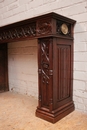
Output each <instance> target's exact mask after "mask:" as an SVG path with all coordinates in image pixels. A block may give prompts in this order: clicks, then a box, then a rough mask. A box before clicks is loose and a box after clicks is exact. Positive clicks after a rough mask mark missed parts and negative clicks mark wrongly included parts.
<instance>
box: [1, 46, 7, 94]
mask: <svg viewBox="0 0 87 130" xmlns="http://www.w3.org/2000/svg"><path fill="white" fill-rule="evenodd" d="M7 72H8V71H7V44H0V92H4V91H8V82H7V78H8V74H7Z"/></svg>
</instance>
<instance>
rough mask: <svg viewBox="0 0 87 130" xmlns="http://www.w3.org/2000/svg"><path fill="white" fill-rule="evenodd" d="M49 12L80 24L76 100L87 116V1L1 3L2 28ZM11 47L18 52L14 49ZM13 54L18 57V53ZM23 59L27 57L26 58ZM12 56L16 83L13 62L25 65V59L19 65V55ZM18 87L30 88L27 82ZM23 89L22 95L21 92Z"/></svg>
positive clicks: (15, 0)
mask: <svg viewBox="0 0 87 130" xmlns="http://www.w3.org/2000/svg"><path fill="white" fill-rule="evenodd" d="M48 12H56V13H58V14H61V15H64V16H67V17H69V18H72V19H75V20H76V21H77V23H76V25H75V30H74V81H73V86H74V93H73V98H74V103H75V108H76V109H78V110H80V111H83V112H86V113H87V0H0V26H4V25H8V24H10V23H14V22H17V21H21V20H24V19H28V18H31V17H35V16H38V15H42V14H44V13H48ZM12 46H13V48H15V47H14V45H12ZM20 46H21V44H20ZM9 47H10V44H9ZM14 51H15V54H16V52H17V50H14ZM30 52H31V51H30V50H29V52H28V53H30ZM17 53H18V52H17ZM23 55H24V56H25V54H23ZM23 55H22V56H23ZM11 56H12V57H13V55H12V54H9V68H11V69H10V70H9V71H13V70H14V72H12V73H11V72H10V75H9V80H10V81H11V79H13V78H12V77H13V76H14V74H15V75H16V70H15V69H18V70H17V72H18V71H20V67H19V68H18V67H17V68H16V66H15V68H14V69H12V66H14V64H13V63H14V59H15V62H18V64H21V65H22V63H21V62H22V60H23V57H24V56H23V57H22V56H20V63H19V55H17V54H16V55H14V56H15V58H13V59H12V58H11ZM24 59H26V58H24ZM32 59H33V58H32ZM26 60H27V59H26ZM24 63H25V62H24ZM32 63H33V62H32ZM23 65H24V64H23ZM22 75H23V74H20V76H18V77H17V78H20V77H21V76H22ZM25 77H26V75H25V76H24V77H23V79H25ZM10 81H9V82H10ZM20 81H21V80H20ZM12 82H13V83H14V82H15V81H14V80H13V81H12ZM12 82H11V83H10V88H11V85H12V84H13V83H12ZM18 82H19V80H18ZM19 84H20V86H22V87H21V88H22V89H23V86H26V87H27V85H26V83H25V82H22V81H21V82H19ZM21 84H22V85H21ZM23 84H24V85H23ZM28 85H29V84H28ZM15 86H16V85H15ZM18 86H19V85H18ZM21 88H20V91H22V90H21ZM31 91H32V89H31ZM22 92H23V91H22ZM35 95H36V94H35Z"/></svg>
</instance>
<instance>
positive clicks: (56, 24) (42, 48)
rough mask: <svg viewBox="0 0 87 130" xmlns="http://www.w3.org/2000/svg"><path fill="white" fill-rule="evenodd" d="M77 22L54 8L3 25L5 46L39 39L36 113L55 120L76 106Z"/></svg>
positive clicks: (0, 45)
mask: <svg viewBox="0 0 87 130" xmlns="http://www.w3.org/2000/svg"><path fill="white" fill-rule="evenodd" d="M74 24H75V20H72V19H69V18H66V17H64V16H61V15H59V14H56V13H53V12H52V13H48V14H45V15H42V16H38V17H35V18H31V19H28V20H24V21H21V22H17V23H14V24H10V25H7V26H4V27H0V48H2V49H3V48H5V49H6V48H7V43H9V42H14V41H21V40H27V39H34V38H37V39H38V81H39V83H38V90H39V93H38V107H37V109H36V116H37V117H40V118H42V119H45V120H47V121H50V122H52V123H55V122H57V121H58V120H59V119H61V118H63V117H64V116H66V115H67V114H69V113H70V112H72V111H73V110H74V104H73V101H72V93H73V29H74ZM3 43H4V44H3ZM14 44H15V43H14ZM4 52H5V51H4ZM4 52H3V53H4ZM0 62H1V61H0ZM6 63H7V62H6V61H4V64H5V71H4V73H5V78H4V83H3V81H2V83H1V84H4V91H6V90H8V89H7V88H8V80H7V79H8V78H7V75H8V74H7V72H8V71H6ZM2 65H3V64H2ZM0 66H1V65H0ZM1 67H2V66H1ZM0 78H2V75H0ZM1 84H0V85H1Z"/></svg>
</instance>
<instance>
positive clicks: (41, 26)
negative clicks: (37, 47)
mask: <svg viewBox="0 0 87 130" xmlns="http://www.w3.org/2000/svg"><path fill="white" fill-rule="evenodd" d="M50 33H52V23H51V19H44V20H39V21H38V22H37V35H47V34H50Z"/></svg>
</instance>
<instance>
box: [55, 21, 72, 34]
mask: <svg viewBox="0 0 87 130" xmlns="http://www.w3.org/2000/svg"><path fill="white" fill-rule="evenodd" d="M64 23H65V22H64V21H60V20H57V22H56V27H57V28H56V32H57V34H60V35H64V34H63V33H62V31H61V26H62V25H63V24H64ZM65 24H66V25H67V27H68V33H67V34H66V35H65V36H71V24H69V23H65Z"/></svg>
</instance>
